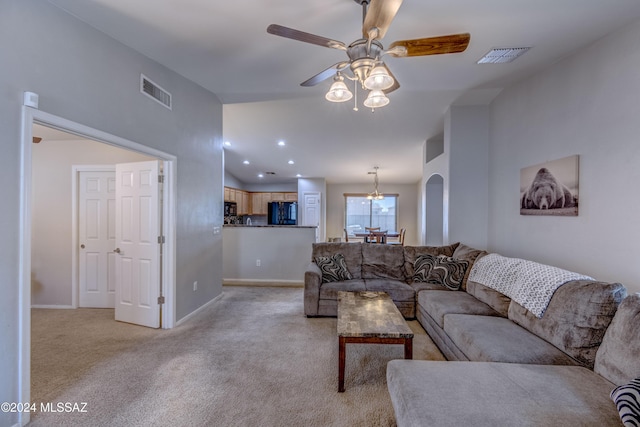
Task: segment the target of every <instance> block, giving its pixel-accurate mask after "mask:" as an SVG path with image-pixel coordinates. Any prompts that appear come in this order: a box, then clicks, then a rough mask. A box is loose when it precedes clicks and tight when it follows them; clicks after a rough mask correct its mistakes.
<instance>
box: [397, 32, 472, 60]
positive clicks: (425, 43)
mask: <svg viewBox="0 0 640 427" xmlns="http://www.w3.org/2000/svg"><path fill="white" fill-rule="evenodd" d="M469 40H471V34H469V33H463V34H451V35H449V36H440V37H429V38H424V39H415V40H399V41H396V42H393V43H391V45H390V46H389V50H391V49H393V48H394V47H397V46H402V47H404V48H406V49H407V53H406V55H398V54H396V53H394V52H389V55H391V56H425V55H441V54H444V53H459V52H464V51H465V50H466V49H467V46H469Z"/></svg>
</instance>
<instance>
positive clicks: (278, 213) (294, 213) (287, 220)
mask: <svg viewBox="0 0 640 427" xmlns="http://www.w3.org/2000/svg"><path fill="white" fill-rule="evenodd" d="M267 214H268V221H269V224H273V225H296V224H297V220H298V203H296V202H269V209H268V213H267Z"/></svg>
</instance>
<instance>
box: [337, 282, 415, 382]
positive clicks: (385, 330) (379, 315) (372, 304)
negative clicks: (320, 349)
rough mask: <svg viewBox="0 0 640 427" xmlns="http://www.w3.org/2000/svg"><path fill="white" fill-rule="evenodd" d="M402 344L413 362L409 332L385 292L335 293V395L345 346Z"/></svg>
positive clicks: (342, 369) (342, 380) (340, 379)
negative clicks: (336, 324) (336, 381)
mask: <svg viewBox="0 0 640 427" xmlns="http://www.w3.org/2000/svg"><path fill="white" fill-rule="evenodd" d="M347 343H353V344H404V358H405V359H413V331H412V330H411V328H409V325H407V322H406V321H405V320H404V317H403V316H402V314H400V311H399V310H398V307H396V305H395V304H394V303H393V300H391V297H389V295H387V294H386V293H385V292H368V291H361V292H344V291H340V292H338V345H339V350H338V358H339V361H338V369H339V373H338V391H339V392H343V391H344V366H345V359H346V354H345V350H346V348H345V347H346V345H347Z"/></svg>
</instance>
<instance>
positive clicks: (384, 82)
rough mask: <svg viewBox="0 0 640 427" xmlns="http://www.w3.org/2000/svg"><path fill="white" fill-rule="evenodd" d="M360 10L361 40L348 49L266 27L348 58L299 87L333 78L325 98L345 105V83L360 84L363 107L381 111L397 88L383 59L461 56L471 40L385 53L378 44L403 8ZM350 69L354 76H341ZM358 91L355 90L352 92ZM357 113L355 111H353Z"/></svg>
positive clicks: (371, 4) (388, 2) (406, 45)
mask: <svg viewBox="0 0 640 427" xmlns="http://www.w3.org/2000/svg"><path fill="white" fill-rule="evenodd" d="M354 1H355V2H356V3H358V4H359V5H361V6H362V34H363V37H364V38H362V39H358V40H356V41H354V42H353V43H351V44H350V45H349V46H347V45H346V44H345V43H343V42H341V41H337V40H332V39H329V38H326V37H322V36H318V35H315V34H310V33H305V32H303V31H299V30H294V29H293V28H288V27H283V26H281V25H277V24H271V25H269V27H267V32H268V33H269V34H274V35H276V36H280V37H286V38H289V39H293V40H298V41H301V42H305V43H311V44H315V45H318V46H323V47H327V48H330V49H337V50H343V51H345V52H346V53H347V55H348V56H349V61H345V62H338V63H337V64H334V65H332V66H331V67H329V68H327V69H326V70H323V71H321V72H320V73H318V74H316V75H315V76H313V77H311V78H310V79H307V80H306V81H304V82H302V83H301V86H305V87H307V86H315V85H317V84H318V83H320V82H322V81H324V80H326V79H328V78H329V77H334V82H333V84H332V85H331V88H330V89H329V92H327V94H326V95H325V98H326V99H327V100H328V101H331V102H344V101H348V100H350V99H351V98H352V96H353V94H352V93H351V91H350V90H349V89H348V87H347V85H346V84H345V82H344V78H345V77H346V78H347V79H349V80H352V81H355V82H356V84H358V83H359V84H360V85H361V86H362V88H363V89H364V90H369V91H370V92H369V95H368V96H367V98H366V99H365V101H364V105H365V106H366V107H369V108H373V109H375V108H380V107H384V106H385V105H387V104H389V98H388V97H387V96H386V95H387V94H389V93H391V92H393V91H394V90H396V89H398V88H399V87H400V84H399V83H398V81H397V79H396V78H394V77H393V74H392V73H391V70H389V68H388V67H387V66H386V65H385V64H384V62H382V61H381V58H382V57H383V56H384V55H389V56H391V57H395V58H402V57H411V56H426V55H441V54H447V53H459V52H464V51H465V50H466V49H467V46H468V45H469V40H470V39H471V36H470V35H469V34H468V33H463V34H452V35H448V36H439V37H428V38H422V39H414V40H400V41H395V42H393V43H391V45H390V48H389V49H388V50H384V47H383V45H382V43H381V42H380V40H381V39H382V38H383V37H384V35H385V34H386V32H387V30H388V29H389V26H390V25H391V21H392V20H393V18H394V17H395V16H396V13H397V12H398V9H400V6H401V5H402V0H354ZM347 68H348V69H350V70H351V73H353V76H349V75H348V74H343V72H344V70H347ZM354 89H356V90H357V87H356V88H354ZM354 110H355V111H357V107H355V108H354Z"/></svg>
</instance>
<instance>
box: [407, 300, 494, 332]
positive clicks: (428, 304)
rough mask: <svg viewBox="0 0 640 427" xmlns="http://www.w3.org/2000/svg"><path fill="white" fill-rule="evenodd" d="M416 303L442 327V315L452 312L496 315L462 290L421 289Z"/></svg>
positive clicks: (485, 305)
mask: <svg viewBox="0 0 640 427" xmlns="http://www.w3.org/2000/svg"><path fill="white" fill-rule="evenodd" d="M418 305H419V306H422V307H423V308H424V310H425V311H426V312H427V313H429V315H430V316H431V318H433V320H434V321H435V322H436V323H437V324H438V325H439V326H440V327H441V328H442V327H443V326H444V316H445V315H447V314H452V313H456V314H458V313H462V314H479V315H482V316H497V315H498V313H496V312H495V311H494V310H493V309H492V308H491V307H489V306H488V305H487V304H485V303H483V302H480V301H478V300H477V299H475V298H474V297H472V296H471V295H469V294H468V293H466V292H462V291H421V292H419V293H418Z"/></svg>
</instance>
